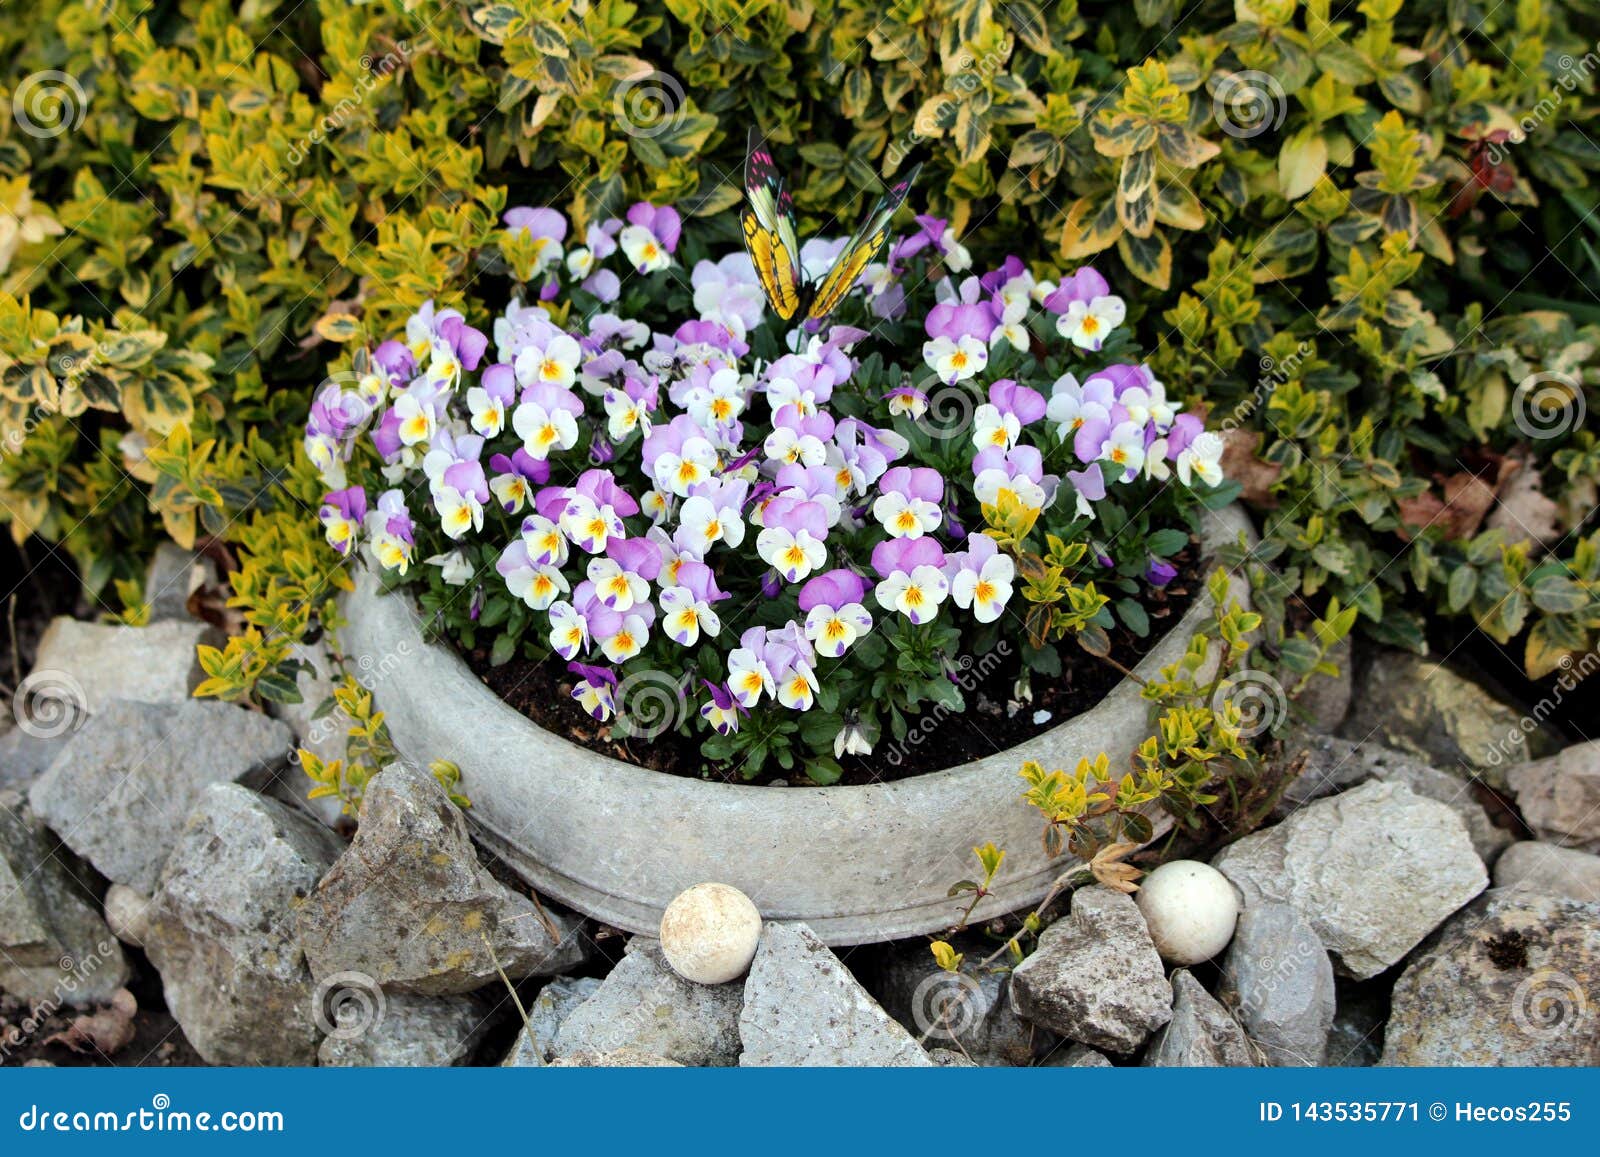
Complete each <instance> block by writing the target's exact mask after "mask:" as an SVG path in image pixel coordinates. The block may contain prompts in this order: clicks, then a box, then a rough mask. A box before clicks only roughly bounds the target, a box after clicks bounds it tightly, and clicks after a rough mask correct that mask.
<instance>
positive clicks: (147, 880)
mask: <svg viewBox="0 0 1600 1157" xmlns="http://www.w3.org/2000/svg"><path fill="white" fill-rule="evenodd" d="M288 750H289V731H288V728H286V727H284V726H283V724H281V723H278V722H276V721H275V720H272V719H268V718H267V717H266V716H265V715H258V714H256V713H255V712H253V711H246V710H244V709H243V708H240V707H234V706H232V705H230V704H227V703H216V702H211V701H203V702H202V701H197V700H190V701H188V702H185V703H180V704H177V705H176V706H157V705H153V704H148V703H131V702H122V701H120V700H117V701H112V702H110V703H108V704H106V705H105V706H104V707H103V708H102V709H101V710H100V711H99V712H97V713H96V714H95V715H94V716H93V717H92V718H91V719H90V720H89V722H88V723H87V724H85V725H84V728H83V730H81V731H79V732H78V734H77V735H76V736H74V737H73V740H72V742H71V743H70V744H69V745H68V746H67V749H66V750H65V751H64V752H62V754H61V757H60V758H59V759H57V760H56V761H55V762H54V763H53V764H51V765H50V770H49V771H47V772H45V773H44V775H42V776H40V777H39V779H38V780H37V781H36V782H35V783H34V785H33V788H32V790H31V791H30V792H29V793H28V798H29V800H30V801H31V802H32V804H33V808H34V810H35V811H37V812H38V813H39V815H40V816H41V817H42V818H43V819H44V821H45V822H46V823H48V824H49V825H50V827H51V828H52V829H54V830H55V832H56V833H57V834H58V835H60V837H61V839H62V841H63V842H64V843H65V844H66V845H67V846H68V847H70V848H72V850H73V851H75V852H77V853H78V854H79V855H81V856H83V857H84V858H85V859H87V860H88V861H89V862H90V863H92V864H93V865H94V866H95V868H96V869H97V870H99V872H100V873H101V875H103V876H105V877H107V878H108V879H110V880H113V881H115V882H116V883H119V884H127V885H128V886H129V887H132V888H136V889H138V890H139V891H140V892H144V893H146V894H148V893H151V892H153V891H155V887H156V880H157V877H158V876H159V875H160V873H161V865H162V864H163V863H164V862H165V860H166V858H167V853H168V852H170V851H171V850H172V845H173V843H174V842H175V841H176V840H177V837H178V833H179V832H180V831H181V830H182V828H183V824H184V820H185V819H186V818H187V817H188V815H189V813H190V812H191V811H192V810H193V809H194V807H195V805H196V804H197V803H198V802H199V800H200V798H201V796H202V795H203V794H204V792H205V790H206V788H207V787H208V786H209V785H211V784H215V783H233V782H239V781H250V782H254V781H256V780H258V779H259V778H260V777H262V776H264V775H265V774H267V773H268V771H269V769H270V768H272V767H274V766H277V765H280V764H282V763H283V761H284V759H285V758H286V757H287V755H288Z"/></svg>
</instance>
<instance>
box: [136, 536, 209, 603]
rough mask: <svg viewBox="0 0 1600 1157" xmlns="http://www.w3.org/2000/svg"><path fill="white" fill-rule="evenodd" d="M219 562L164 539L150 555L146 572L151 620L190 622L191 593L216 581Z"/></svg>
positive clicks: (145, 581)
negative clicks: (217, 563)
mask: <svg viewBox="0 0 1600 1157" xmlns="http://www.w3.org/2000/svg"><path fill="white" fill-rule="evenodd" d="M216 574H217V568H216V565H215V564H214V563H213V562H212V561H211V560H210V559H208V558H207V557H206V556H205V555H203V554H198V553H196V552H194V551H189V550H184V549H183V547H181V546H179V545H178V544H177V543H175V542H163V543H162V544H161V545H160V546H158V547H156V552H155V554H153V555H151V556H150V565H149V566H148V567H146V568H145V574H144V602H145V606H147V607H149V608H150V621H151V622H159V621H161V620H163V619H179V620H182V621H185V622H187V621H189V620H190V618H191V616H190V614H189V596H190V595H191V594H193V593H194V592H195V591H196V590H197V589H199V588H200V587H202V586H204V585H206V584H207V583H208V582H210V583H215V582H216Z"/></svg>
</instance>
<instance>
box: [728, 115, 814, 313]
mask: <svg viewBox="0 0 1600 1157" xmlns="http://www.w3.org/2000/svg"><path fill="white" fill-rule="evenodd" d="M744 199H745V207H744V209H743V210H742V211H741V212H740V214H739V224H740V225H741V227H742V228H743V231H744V246H745V249H746V250H747V251H748V252H749V254H750V261H751V263H752V264H753V265H754V266H755V267H756V276H757V277H758V278H760V280H761V288H762V290H763V291H765V293H766V295H767V301H768V302H770V303H771V305H772V308H773V311H774V312H775V313H777V315H778V316H779V317H781V318H782V319H783V320H784V321H789V320H790V319H792V318H793V317H794V316H795V314H797V313H799V312H800V299H801V294H802V293H803V291H804V289H803V279H802V275H801V271H800V246H799V244H798V243H797V242H796V240H795V232H794V205H793V202H791V201H790V199H789V193H788V190H786V189H785V188H784V186H783V178H782V177H781V176H779V174H778V168H777V166H776V165H775V164H774V163H773V160H772V154H771V153H769V152H767V150H766V148H765V147H764V146H763V145H762V144H761V143H760V141H759V139H758V136H757V133H756V130H755V129H753V128H752V129H751V130H750V148H749V152H748V154H747V155H746V157H745V162H744Z"/></svg>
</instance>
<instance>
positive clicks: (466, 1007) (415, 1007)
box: [317, 990, 495, 1068]
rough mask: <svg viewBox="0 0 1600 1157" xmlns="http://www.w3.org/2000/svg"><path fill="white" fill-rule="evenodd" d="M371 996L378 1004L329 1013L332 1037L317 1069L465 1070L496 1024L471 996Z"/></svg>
mask: <svg viewBox="0 0 1600 1157" xmlns="http://www.w3.org/2000/svg"><path fill="white" fill-rule="evenodd" d="M373 991H374V993H377V994H379V995H380V996H381V999H377V1000H375V1001H372V1000H366V1001H362V1000H352V1001H349V1002H347V1003H344V1004H341V1005H339V1006H338V1007H337V1008H336V1009H334V1010H333V1015H332V1017H331V1018H330V1019H331V1021H332V1025H333V1031H332V1032H331V1033H329V1034H328V1035H327V1036H326V1037H324V1038H323V1041H322V1044H321V1045H320V1046H319V1047H318V1049H317V1062H318V1063H319V1064H323V1065H329V1066H339V1067H344V1068H352V1067H361V1068H432V1067H445V1066H449V1065H459V1064H464V1063H465V1062H466V1061H467V1059H468V1058H469V1057H471V1055H472V1053H473V1050H474V1049H476V1048H477V1047H478V1042H479V1041H481V1040H482V1039H483V1034H484V1033H485V1032H486V1031H488V1029H489V1026H490V1025H492V1024H493V1023H494V1020H495V1018H494V1017H493V1016H492V1015H491V1014H490V1012H489V1009H488V1006H487V1005H485V1004H484V1002H483V1001H481V1000H479V999H478V998H477V997H475V996H411V995H409V994H408V993H403V992H396V993H382V992H381V990H373ZM369 995H370V994H369Z"/></svg>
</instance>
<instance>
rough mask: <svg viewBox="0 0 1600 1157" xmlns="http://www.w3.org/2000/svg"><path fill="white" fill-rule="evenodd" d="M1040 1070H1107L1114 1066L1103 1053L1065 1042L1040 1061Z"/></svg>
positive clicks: (1072, 1042) (1075, 1043) (1073, 1042)
mask: <svg viewBox="0 0 1600 1157" xmlns="http://www.w3.org/2000/svg"><path fill="white" fill-rule="evenodd" d="M1038 1067H1040V1068H1045V1069H1109V1068H1113V1067H1114V1066H1113V1065H1112V1064H1111V1062H1110V1061H1108V1060H1106V1058H1105V1054H1104V1053H1099V1052H1096V1051H1095V1050H1094V1049H1092V1048H1090V1047H1089V1046H1088V1045H1081V1044H1079V1043H1078V1042H1077V1041H1065V1042H1063V1043H1062V1044H1060V1045H1058V1046H1057V1047H1056V1049H1055V1050H1054V1051H1053V1052H1052V1053H1051V1054H1050V1055H1049V1056H1047V1057H1045V1058H1044V1059H1043V1060H1042V1061H1040V1062H1039V1066H1038Z"/></svg>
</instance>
